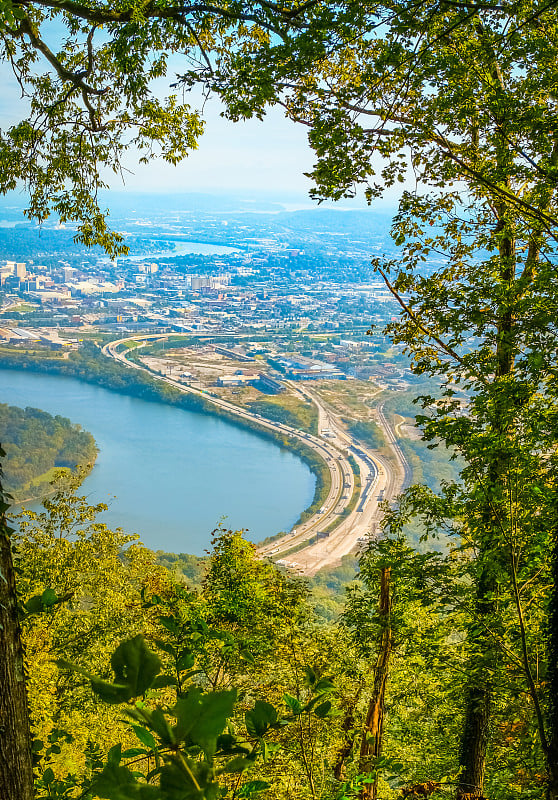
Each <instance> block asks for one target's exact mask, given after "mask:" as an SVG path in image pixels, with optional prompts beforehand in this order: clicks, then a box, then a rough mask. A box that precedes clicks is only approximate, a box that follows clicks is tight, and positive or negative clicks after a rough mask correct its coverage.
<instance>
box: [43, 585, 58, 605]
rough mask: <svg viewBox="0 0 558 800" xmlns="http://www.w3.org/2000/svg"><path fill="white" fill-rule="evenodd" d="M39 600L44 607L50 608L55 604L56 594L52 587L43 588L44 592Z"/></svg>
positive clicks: (56, 600)
mask: <svg viewBox="0 0 558 800" xmlns="http://www.w3.org/2000/svg"><path fill="white" fill-rule="evenodd" d="M41 601H42V603H43V606H45V608H50V607H51V606H54V605H56V603H57V602H58V596H57V594H56V592H55V591H54V589H51V588H48V589H45V590H44V592H43V593H42V595H41Z"/></svg>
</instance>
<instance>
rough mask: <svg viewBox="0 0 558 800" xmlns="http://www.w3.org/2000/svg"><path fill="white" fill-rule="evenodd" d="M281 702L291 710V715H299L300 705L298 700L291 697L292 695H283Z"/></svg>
mask: <svg viewBox="0 0 558 800" xmlns="http://www.w3.org/2000/svg"><path fill="white" fill-rule="evenodd" d="M283 700H284V702H285V705H286V706H288V708H290V709H291V711H292V712H293V714H300V713H301V712H302V708H303V706H302V703H301V702H300V700H297V699H296V697H293V696H292V695H290V694H286V693H285V694H284V695H283Z"/></svg>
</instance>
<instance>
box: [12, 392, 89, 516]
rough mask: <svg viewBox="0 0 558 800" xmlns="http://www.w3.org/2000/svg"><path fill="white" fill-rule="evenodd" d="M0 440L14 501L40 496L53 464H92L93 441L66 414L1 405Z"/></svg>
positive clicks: (68, 465)
mask: <svg viewBox="0 0 558 800" xmlns="http://www.w3.org/2000/svg"><path fill="white" fill-rule="evenodd" d="M0 441H1V442H2V443H3V445H4V447H5V450H6V459H5V461H4V470H5V474H6V487H7V489H8V491H9V492H10V493H11V494H12V496H13V497H14V499H15V500H16V501H18V500H19V501H21V500H23V499H29V498H34V497H41V496H42V495H43V494H44V492H45V491H46V490H47V488H48V483H47V480H48V478H47V480H45V477H44V476H45V474H48V473H50V471H51V470H53V469H54V468H55V467H70V468H73V467H76V466H85V465H93V463H94V461H95V458H96V456H97V448H96V446H95V440H94V439H93V437H92V436H91V434H90V433H87V432H86V431H83V430H82V429H81V427H80V426H79V425H74V424H72V423H71V422H70V420H69V419H66V418H65V417H60V416H56V417H53V416H52V415H51V414H47V413H46V412H45V411H40V410H39V409H37V408H26V409H21V408H16V407H15V406H8V405H5V404H0Z"/></svg>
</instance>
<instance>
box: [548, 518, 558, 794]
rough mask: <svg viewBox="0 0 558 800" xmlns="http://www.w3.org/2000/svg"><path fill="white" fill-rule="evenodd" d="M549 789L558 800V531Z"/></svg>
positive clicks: (551, 618)
mask: <svg viewBox="0 0 558 800" xmlns="http://www.w3.org/2000/svg"><path fill="white" fill-rule="evenodd" d="M548 653H549V655H548V661H549V663H548V728H547V730H548V741H549V743H548V752H547V769H548V787H547V795H546V796H547V800H558V529H556V530H554V542H553V548H552V595H551V599H550V608H549V614H548Z"/></svg>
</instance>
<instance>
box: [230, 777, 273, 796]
mask: <svg viewBox="0 0 558 800" xmlns="http://www.w3.org/2000/svg"><path fill="white" fill-rule="evenodd" d="M270 786H271V784H270V783H266V782H265V781H248V783H244V784H243V785H242V786H241V787H240V790H239V791H238V793H237V797H251V796H252V795H253V794H256V793H257V792H263V791H264V789H269V787H270Z"/></svg>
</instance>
